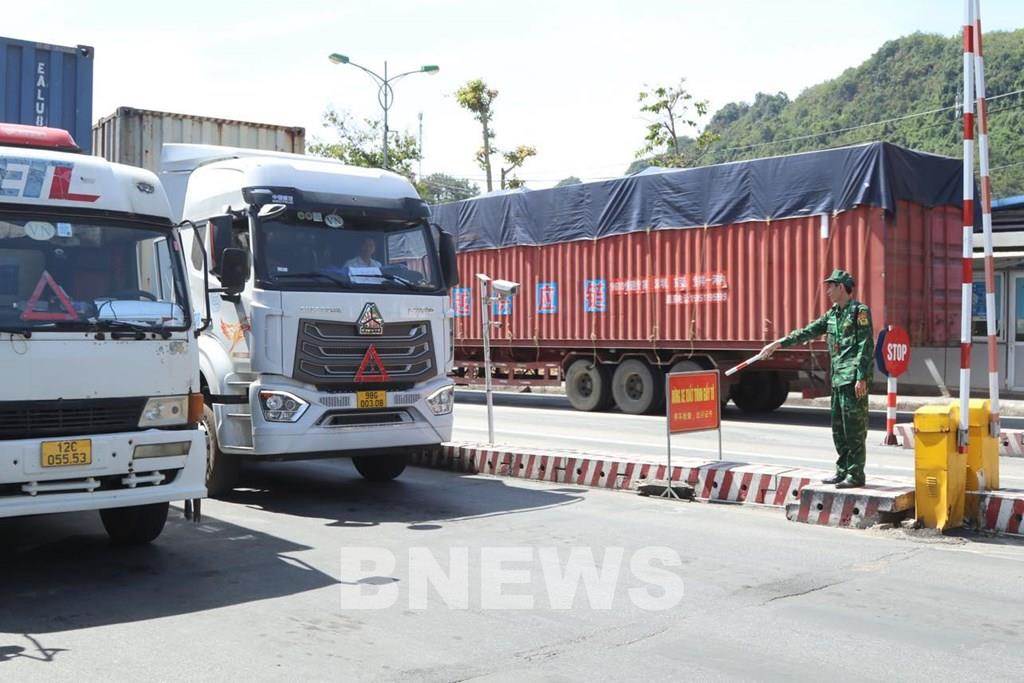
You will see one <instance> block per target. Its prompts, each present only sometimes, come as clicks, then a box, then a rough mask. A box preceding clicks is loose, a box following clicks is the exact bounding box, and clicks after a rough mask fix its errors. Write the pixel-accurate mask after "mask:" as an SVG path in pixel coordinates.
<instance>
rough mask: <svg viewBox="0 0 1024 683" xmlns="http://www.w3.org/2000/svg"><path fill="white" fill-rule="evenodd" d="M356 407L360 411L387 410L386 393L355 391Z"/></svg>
mask: <svg viewBox="0 0 1024 683" xmlns="http://www.w3.org/2000/svg"><path fill="white" fill-rule="evenodd" d="M356 407H357V408H359V409H360V410H365V409H366V408H387V407H388V392H386V391H357V392H356Z"/></svg>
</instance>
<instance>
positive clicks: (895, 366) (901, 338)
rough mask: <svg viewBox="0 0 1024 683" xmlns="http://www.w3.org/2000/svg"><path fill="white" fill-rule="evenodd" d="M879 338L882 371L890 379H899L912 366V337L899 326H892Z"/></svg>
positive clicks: (879, 356) (879, 358) (879, 357)
mask: <svg viewBox="0 0 1024 683" xmlns="http://www.w3.org/2000/svg"><path fill="white" fill-rule="evenodd" d="M878 337H879V338H878V360H879V361H880V363H879V364H880V365H881V370H882V371H883V372H884V373H885V374H886V375H888V376H890V377H899V376H900V375H902V374H903V373H904V372H906V371H907V368H908V367H909V366H910V335H909V334H907V331H906V330H904V329H903V328H902V327H900V326H899V325H891V326H889V328H888V329H886V330H883V331H882V333H881V334H880V335H879V336H878Z"/></svg>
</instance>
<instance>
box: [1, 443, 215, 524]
mask: <svg viewBox="0 0 1024 683" xmlns="http://www.w3.org/2000/svg"><path fill="white" fill-rule="evenodd" d="M75 439H89V441H90V442H91V450H92V463H91V464H89V465H75V466H66V467H43V466H42V458H41V452H42V443H43V442H44V441H66V440H75ZM140 446H141V447H145V446H162V447H163V448H164V450H165V452H167V453H174V454H173V455H171V454H168V455H159V456H156V457H136V455H137V454H141V453H143V452H145V451H146V450H147V449H145V448H143V449H142V450H139V447H140ZM149 450H150V451H152V449H149ZM205 496H206V434H205V433H204V432H203V431H201V430H199V429H188V430H174V431H171V430H159V429H148V430H144V431H139V432H127V433H119V434H94V435H88V434H86V435H81V436H68V437H60V438H55V439H17V440H12V441H0V517H20V516H23V515H39V514H49V513H59V512H77V511H82V510H100V509H105V508H119V507H128V506H133V505H148V504H151V503H167V502H171V501H176V500H188V499H192V498H204V497H205Z"/></svg>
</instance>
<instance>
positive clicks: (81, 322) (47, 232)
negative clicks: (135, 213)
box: [0, 213, 188, 332]
mask: <svg viewBox="0 0 1024 683" xmlns="http://www.w3.org/2000/svg"><path fill="white" fill-rule="evenodd" d="M178 250H179V247H178V242H177V241H176V238H175V236H174V233H173V232H172V231H171V229H170V228H169V227H168V228H167V229H160V228H157V227H146V226H142V225H139V226H133V225H132V224H130V223H121V222H115V221H105V220H104V219H99V218H97V219H82V218H78V217H74V218H72V217H52V216H51V217H46V216H40V215H38V214H36V215H32V214H26V213H17V214H11V213H4V214H0V330H2V331H5V332H11V331H29V330H47V329H52V330H57V331H78V330H83V329H84V330H93V329H95V330H104V329H110V330H114V329H118V328H121V327H131V328H134V329H136V330H138V329H151V328H152V329H160V330H173V329H184V328H186V327H187V326H188V303H187V302H188V299H187V296H186V295H185V291H186V290H185V286H184V279H183V275H182V270H181V267H180V263H179V259H178V257H177V254H178Z"/></svg>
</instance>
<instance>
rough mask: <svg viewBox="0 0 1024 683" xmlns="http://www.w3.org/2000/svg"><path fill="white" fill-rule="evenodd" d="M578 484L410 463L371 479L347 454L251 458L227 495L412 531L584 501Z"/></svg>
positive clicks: (303, 513)
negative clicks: (512, 479) (530, 481)
mask: <svg viewBox="0 0 1024 683" xmlns="http://www.w3.org/2000/svg"><path fill="white" fill-rule="evenodd" d="M584 493H585V491H583V490H580V489H571V490H564V489H563V490H551V489H534V488H529V487H521V486H510V485H508V484H507V483H506V482H504V481H501V480H498V479H489V478H483V477H468V476H459V475H457V474H454V473H451V472H442V471H434V470H426V469H420V468H414V467H410V468H408V469H407V470H406V471H405V472H404V473H403V474H402V476H401V477H399V478H398V479H396V480H395V481H392V482H388V483H384V484H373V483H370V482H367V481H365V480H363V479H362V477H360V476H359V474H358V473H357V472H356V471H355V468H354V467H353V466H352V464H351V461H349V460H347V459H341V460H317V461H310V462H299V463H256V464H251V465H248V466H246V468H245V470H244V471H243V474H242V479H241V482H240V485H239V486H238V488H236V489H235V490H234V491H233V492H232V493H231V494H230V495H229V496H228V497H226V498H225V500H228V501H231V502H235V503H240V504H243V505H247V506H250V507H253V508H256V509H260V510H266V511H269V512H274V513H278V514H286V515H294V516H300V517H313V518H320V519H322V518H326V519H329V520H331V521H330V522H329V523H328V525H329V526H334V527H351V528H359V527H373V526H377V525H380V524H405V525H407V527H408V528H409V529H411V530H414V531H431V530H436V529H441V528H444V526H445V525H446V524H448V523H450V522H453V521H457V520H462V519H475V518H479V517H492V516H496V515H507V514H516V513H522V512H529V511H531V510H537V509H542V508H549V507H553V506H556V505H567V504H572V503H575V502H578V501H580V500H582V494H584Z"/></svg>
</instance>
